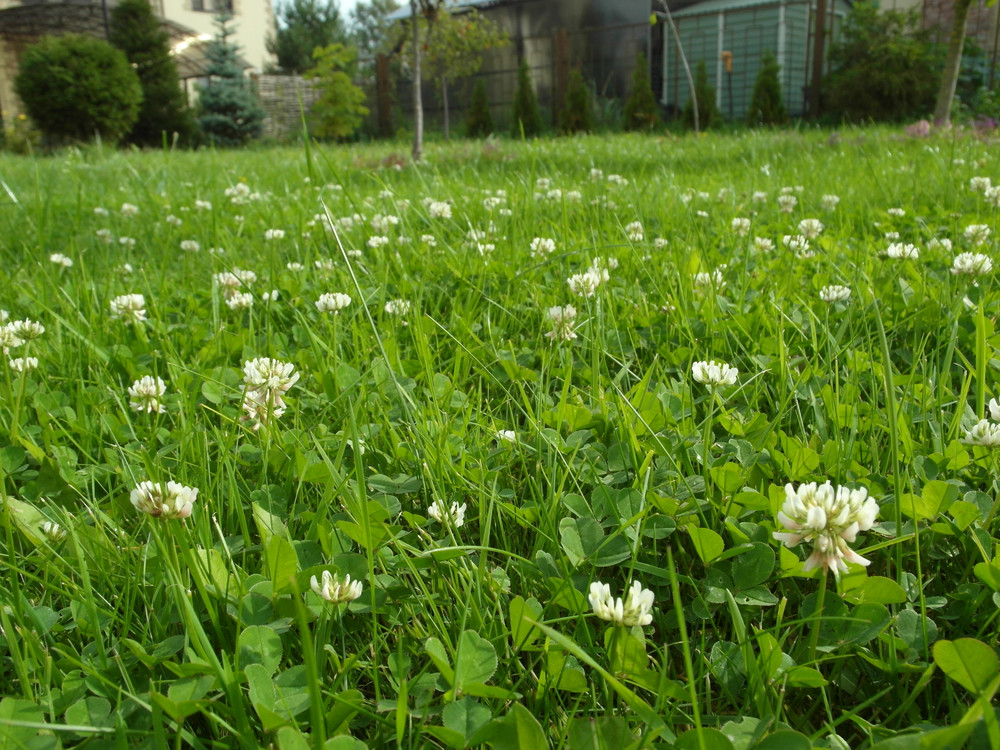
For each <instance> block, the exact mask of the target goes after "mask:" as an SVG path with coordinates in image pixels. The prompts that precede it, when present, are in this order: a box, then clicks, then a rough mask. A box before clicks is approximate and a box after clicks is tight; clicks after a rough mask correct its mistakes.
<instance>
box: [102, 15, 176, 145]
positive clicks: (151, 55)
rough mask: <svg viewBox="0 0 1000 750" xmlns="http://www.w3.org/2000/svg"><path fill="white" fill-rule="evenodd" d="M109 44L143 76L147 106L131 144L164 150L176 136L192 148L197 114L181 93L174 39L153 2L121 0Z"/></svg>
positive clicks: (143, 109)
mask: <svg viewBox="0 0 1000 750" xmlns="http://www.w3.org/2000/svg"><path fill="white" fill-rule="evenodd" d="M108 41H110V42H111V44H113V45H114V46H115V47H117V48H118V49H120V50H121V51H122V52H124V53H125V57H127V58H128V61H129V62H130V63H132V67H133V68H134V69H135V72H136V73H137V74H138V75H139V84H140V85H141V86H142V105H141V107H140V109H139V119H138V120H137V121H136V123H135V125H134V126H133V127H132V132H131V133H129V135H128V140H129V141H131V142H132V143H135V144H137V145H140V146H159V145H161V144H162V143H163V134H164V133H166V136H167V139H168V140H171V139H173V138H174V134H175V133H176V134H177V137H178V139H179V140H180V142H182V143H190V142H191V140H192V138H193V136H194V132H195V121H194V115H193V114H192V113H191V111H190V110H189V109H188V107H187V103H186V102H185V98H184V92H183V91H182V90H181V84H180V77H179V76H178V73H177V63H176V61H175V60H174V58H173V57H172V56H171V55H170V36H169V35H168V34H167V32H166V31H165V30H164V28H163V26H162V25H161V23H160V20H159V19H158V18H157V17H156V14H154V13H153V9H152V8H151V7H150V5H149V2H148V0H122V1H121V2H120V3H119V4H118V5H116V6H115V7H114V9H113V10H112V11H111V19H110V34H109V37H108Z"/></svg>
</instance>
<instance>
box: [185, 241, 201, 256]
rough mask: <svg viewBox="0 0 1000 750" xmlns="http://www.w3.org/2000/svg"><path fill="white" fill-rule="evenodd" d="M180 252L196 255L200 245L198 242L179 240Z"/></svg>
mask: <svg viewBox="0 0 1000 750" xmlns="http://www.w3.org/2000/svg"><path fill="white" fill-rule="evenodd" d="M181 250H183V251H184V252H186V253H196V252H198V251H199V250H201V243H200V242H198V240H181Z"/></svg>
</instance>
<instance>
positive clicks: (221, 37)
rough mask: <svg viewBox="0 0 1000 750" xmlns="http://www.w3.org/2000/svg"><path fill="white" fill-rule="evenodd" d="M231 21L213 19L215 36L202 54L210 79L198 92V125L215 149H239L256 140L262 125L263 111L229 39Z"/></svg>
mask: <svg viewBox="0 0 1000 750" xmlns="http://www.w3.org/2000/svg"><path fill="white" fill-rule="evenodd" d="M231 20H232V16H230V15H228V14H220V15H218V16H216V17H215V25H216V26H217V27H218V32H217V33H216V36H215V39H213V40H212V41H211V42H209V44H208V48H207V49H206V50H205V54H206V56H207V57H208V59H209V65H208V70H207V71H206V72H207V73H208V75H209V76H210V78H209V82H208V85H206V86H205V87H204V88H202V89H201V95H200V99H199V102H200V105H201V115H200V116H199V118H198V124H199V125H200V126H201V130H202V132H203V133H204V134H205V137H206V138H207V139H208V142H209V143H211V144H212V145H215V146H242V145H243V144H245V143H246V142H247V141H249V140H251V139H253V138H257V137H259V136H260V134H261V130H262V129H263V124H264V110H263V109H261V107H260V105H259V104H258V103H257V97H256V96H255V95H254V92H253V90H252V89H251V88H250V84H249V83H248V82H247V81H246V79H245V78H244V77H243V71H242V70H241V69H240V64H239V47H237V46H236V45H235V44H233V42H231V41H230V39H229V38H230V37H231V36H232V33H233V32H232V29H230V27H229V23H230V21H231Z"/></svg>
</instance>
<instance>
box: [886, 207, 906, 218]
mask: <svg viewBox="0 0 1000 750" xmlns="http://www.w3.org/2000/svg"><path fill="white" fill-rule="evenodd" d="M885 212H886V213H887V214H889V216H895V217H896V218H902V217H903V216H906V210H905V209H902V208H887V209H886V210H885Z"/></svg>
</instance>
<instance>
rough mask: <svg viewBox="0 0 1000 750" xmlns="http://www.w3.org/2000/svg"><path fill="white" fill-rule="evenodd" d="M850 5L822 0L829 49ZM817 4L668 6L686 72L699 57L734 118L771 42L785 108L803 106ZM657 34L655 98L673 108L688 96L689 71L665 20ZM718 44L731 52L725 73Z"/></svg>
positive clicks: (764, 0) (748, 0)
mask: <svg viewBox="0 0 1000 750" xmlns="http://www.w3.org/2000/svg"><path fill="white" fill-rule="evenodd" d="M850 8H851V5H850V3H849V2H847V0H828V3H827V15H826V17H827V24H826V45H827V49H829V46H830V44H831V42H832V41H836V40H838V39H839V37H840V30H841V27H842V26H843V22H844V18H845V17H846V16H847V13H848V11H849V10H850ZM815 12H816V3H815V0H777V1H776V0H704V2H700V3H695V4H694V5H690V6H687V7H685V8H684V9H683V10H679V11H676V12H674V13H673V18H674V24H675V25H676V26H677V35H678V36H679V37H680V40H681V43H682V44H683V46H684V54H685V55H686V56H687V60H688V64H689V65H690V66H691V72H692V74H693V73H694V68H695V66H696V65H697V64H698V62H699V61H704V62H705V66H706V67H707V69H708V80H709V83H710V84H711V85H712V86H714V87H715V97H716V103H717V104H718V105H719V109H720V110H721V111H722V114H723V116H725V117H727V118H728V119H733V120H740V119H743V118H745V117H746V113H747V109H748V108H749V106H750V94H751V92H752V91H753V84H754V81H755V80H756V79H757V71H758V70H759V69H760V60H761V56H762V55H763V54H764V51H765V50H771V52H773V53H774V56H775V57H776V58H777V60H778V64H779V65H780V66H781V74H780V75H781V91H782V95H783V96H784V98H785V108H786V109H787V110H788V113H789V114H790V115H792V116H798V115H802V114H804V113H805V109H806V101H807V99H808V97H807V95H806V92H807V87H808V86H809V84H810V81H811V72H810V71H811V70H812V62H811V61H812V45H813V37H814V33H813V31H814V29H813V27H814V26H815V21H814V17H815V16H814V15H813V14H814V13H815ZM663 34H664V38H663V49H664V55H663V91H662V95H661V99H662V101H663V104H664V105H665V106H666V107H667V108H668V109H670V110H673V111H676V112H679V111H680V110H681V109H683V107H684V105H685V104H686V103H687V100H688V98H689V97H690V94H689V90H688V83H687V76H686V75H685V74H684V68H683V66H682V63H681V59H680V57H679V55H678V54H677V41H676V39H675V38H674V35H673V33H672V32H671V30H670V26H669V24H663ZM723 52H731V53H732V55H733V61H732V72H731V73H728V72H727V71H726V67H725V64H724V62H723V56H722V53H723Z"/></svg>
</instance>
